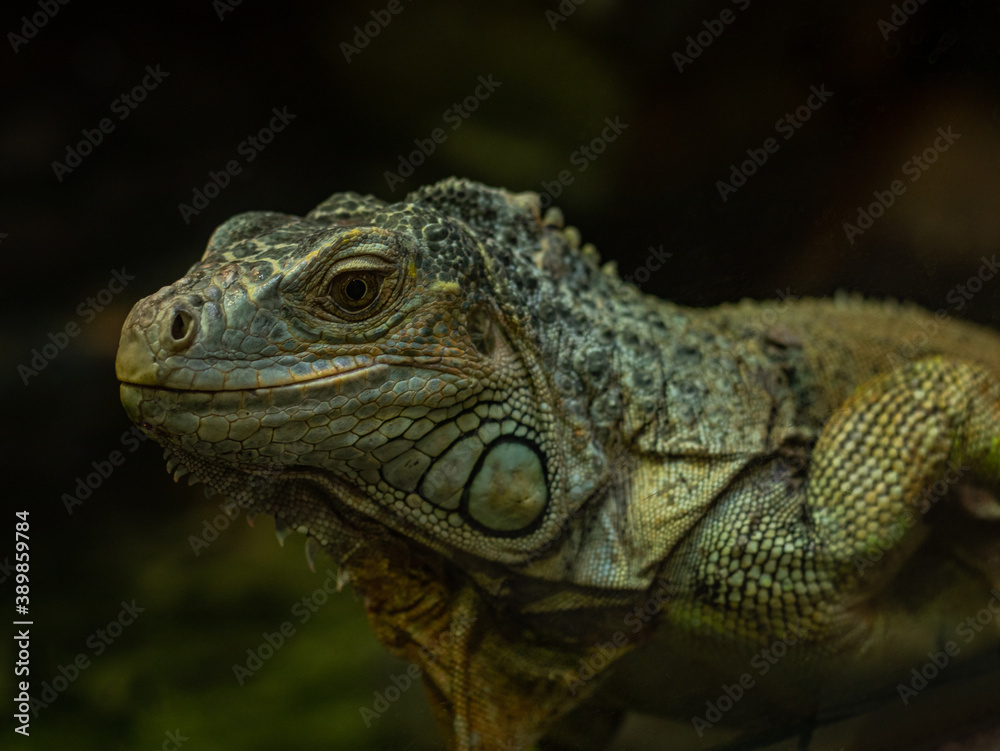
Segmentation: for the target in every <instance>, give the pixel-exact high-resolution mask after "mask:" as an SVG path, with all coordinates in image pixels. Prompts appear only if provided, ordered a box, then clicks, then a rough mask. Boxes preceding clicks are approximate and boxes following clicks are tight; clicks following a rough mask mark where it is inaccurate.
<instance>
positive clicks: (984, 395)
mask: <svg viewBox="0 0 1000 751" xmlns="http://www.w3.org/2000/svg"><path fill="white" fill-rule="evenodd" d="M776 463H780V460H775V461H772V462H771V463H764V464H761V465H760V466H759V467H758V468H757V469H756V475H757V476H755V474H754V471H751V472H750V473H749V474H748V475H747V476H746V477H745V478H744V479H743V480H742V481H741V482H740V483H738V484H737V485H736V486H735V487H733V488H732V489H731V491H730V496H729V497H728V498H727V499H725V501H724V502H723V503H720V504H718V506H717V507H716V509H715V510H714V511H713V513H711V514H710V515H709V516H708V517H707V518H706V520H705V521H704V522H703V524H702V525H701V527H700V529H699V531H698V532H697V533H696V534H695V535H694V536H693V538H692V540H691V541H689V542H688V544H687V545H685V546H684V549H683V550H682V551H680V553H679V555H678V556H677V558H676V559H675V560H674V562H673V564H672V565H671V567H670V571H672V572H674V576H673V577H672V578H674V579H675V580H677V579H681V580H686V593H685V596H683V597H681V598H680V601H679V602H678V604H677V606H676V607H675V609H674V610H673V612H672V615H671V618H672V619H673V620H675V621H676V622H678V623H679V624H680V625H682V626H686V627H688V628H689V629H691V630H695V631H699V632H701V633H715V634H716V635H717V636H718V637H719V638H720V639H723V640H725V641H730V642H737V643H744V644H747V643H749V644H754V643H756V644H760V643H762V642H765V641H767V640H770V639H773V638H775V637H779V638H781V637H785V636H786V635H788V634H789V633H790V632H794V633H797V634H799V633H801V634H805V638H806V641H808V642H812V643H822V642H826V643H827V645H828V646H829V648H830V650H831V651H832V650H833V649H834V647H835V645H836V644H837V640H838V639H846V638H849V637H851V636H852V635H853V636H858V635H859V634H858V632H859V630H860V631H863V630H864V629H865V628H866V625H867V624H865V623H864V622H863V621H864V619H863V618H862V617H859V616H858V615H857V614H858V613H859V612H861V611H862V610H863V609H864V606H865V603H866V602H867V601H870V600H871V599H872V598H875V597H877V596H878V595H879V592H880V591H881V589H882V587H883V585H884V584H885V583H887V582H888V581H889V580H890V579H891V578H892V576H893V575H894V574H895V573H896V572H897V571H898V569H899V568H900V566H901V565H902V564H903V563H904V562H905V560H906V558H907V557H908V556H909V554H910V553H912V551H913V550H914V549H915V547H916V546H917V545H918V544H919V543H920V542H921V540H922V539H923V538H924V537H925V535H926V534H927V532H928V528H927V525H926V523H925V517H924V515H923V512H924V511H926V510H927V509H926V506H927V504H926V501H925V496H926V491H927V489H928V488H929V487H931V486H933V485H934V483H935V482H938V481H940V480H941V479H942V478H943V477H944V476H945V473H946V470H948V468H949V467H959V468H965V470H962V471H961V472H960V473H959V474H960V475H961V476H963V479H973V478H974V479H976V480H978V481H980V482H982V483H983V484H985V485H988V486H991V487H994V488H995V487H996V486H997V485H998V484H1000V383H998V382H997V379H996V377H995V376H994V375H993V374H992V373H991V372H990V371H988V370H987V369H985V368H983V367H982V366H979V365H974V364H970V363H965V362H961V361H955V360H949V359H945V358H942V357H932V358H927V359H923V360H919V361H917V362H914V363H912V364H911V365H909V366H906V367H903V368H900V369H897V370H895V371H892V372H889V373H885V374H882V375H879V376H877V377H874V378H872V379H870V380H868V381H867V382H865V383H863V384H862V385H861V386H860V387H859V388H858V389H857V390H856V392H855V393H854V395H853V396H852V397H851V398H849V399H848V400H847V401H846V402H845V403H844V404H843V405H842V406H841V408H839V409H838V410H836V412H835V413H834V414H833V416H832V417H831V419H830V420H829V422H828V423H827V424H826V426H825V427H824V429H823V431H822V433H821V435H820V437H819V440H818V441H817V443H816V445H815V448H814V451H813V454H812V461H811V466H810V467H809V468H808V472H807V473H806V475H805V477H804V478H801V477H800V478H795V477H794V471H792V470H787V469H786V470H785V478H786V481H785V482H780V481H776V479H775V475H776V474H780V473H781V472H782V469H781V468H780V467H778V466H777V464H776ZM761 473H764V474H766V475H767V476H766V477H761ZM873 552H875V553H878V556H877V558H878V565H877V566H875V565H872V564H871V563H870V562H871V561H872V560H874V559H875V558H874V557H873V556H872V553H873ZM865 562H868V564H867V565H866V563H865ZM690 572H693V574H692V573H690ZM862 636H863V635H862Z"/></svg>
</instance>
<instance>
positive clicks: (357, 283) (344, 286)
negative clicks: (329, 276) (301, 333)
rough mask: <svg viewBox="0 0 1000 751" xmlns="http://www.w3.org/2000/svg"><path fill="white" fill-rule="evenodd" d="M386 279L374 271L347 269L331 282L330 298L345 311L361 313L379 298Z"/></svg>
mask: <svg viewBox="0 0 1000 751" xmlns="http://www.w3.org/2000/svg"><path fill="white" fill-rule="evenodd" d="M384 279H385V277H384V276H382V275H381V274H377V273H375V272H374V271H359V270H353V271H346V272H344V273H342V274H338V275H337V276H336V277H334V279H333V281H332V282H330V289H329V295H330V299H331V300H333V302H334V304H335V305H336V306H337V307H338V308H340V309H341V310H343V311H344V312H345V313H360V312H361V311H363V310H365V309H366V308H368V307H370V306H371V305H372V303H374V302H375V300H377V299H378V297H379V292H380V291H381V289H382V282H383V280H384Z"/></svg>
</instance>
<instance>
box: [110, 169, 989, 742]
mask: <svg viewBox="0 0 1000 751" xmlns="http://www.w3.org/2000/svg"><path fill="white" fill-rule="evenodd" d="M117 372H118V377H119V380H120V381H121V382H122V385H121V397H122V402H123V404H124V406H125V408H126V410H127V412H128V414H129V416H130V418H131V419H132V420H134V421H135V422H136V423H138V424H139V425H140V426H141V427H142V429H143V430H144V431H146V432H147V433H148V434H149V435H150V436H151V437H153V438H154V439H155V440H156V441H158V442H159V443H161V444H162V445H163V446H164V447H166V448H167V450H168V453H169V454H170V461H171V468H173V467H175V466H177V465H180V467H181V469H179V470H178V471H179V472H191V473H192V474H193V475H194V476H195V477H196V478H197V479H199V480H201V481H203V482H205V483H207V484H208V485H210V486H211V487H212V488H214V489H216V490H217V491H218V492H220V493H224V494H227V495H230V496H232V497H233V498H235V499H236V500H238V501H239V502H240V503H241V504H243V505H245V506H247V507H250V508H252V509H254V510H256V511H261V512H265V513H269V514H274V515H275V516H276V518H277V519H278V520H279V522H280V524H281V525H282V526H286V525H287V526H288V527H291V528H294V529H297V530H298V531H300V532H302V533H304V534H306V535H309V536H310V538H313V539H315V540H316V541H318V543H319V544H320V545H322V546H323V548H325V549H326V551H327V552H329V554H330V555H331V556H333V557H334V559H335V560H336V561H337V562H338V563H339V565H340V566H341V567H342V569H343V570H344V572H345V575H346V577H347V578H348V579H349V580H350V581H352V583H353V584H354V585H355V586H356V587H357V588H358V589H359V590H360V591H361V592H362V593H363V594H364V600H365V607H366V609H367V611H368V614H369V617H370V620H371V623H372V625H373V627H374V629H375V631H376V633H377V635H378V637H379V638H380V639H381V640H382V642H383V643H385V644H386V646H387V647H388V648H389V649H391V650H392V651H393V652H395V653H396V654H399V655H401V656H403V657H405V658H407V659H410V660H412V661H414V662H416V663H418V664H419V665H420V666H421V667H422V668H423V670H424V676H425V684H426V686H427V689H428V691H429V693H430V695H431V699H432V705H433V706H434V707H435V710H436V711H437V712H438V715H439V720H440V724H441V727H442V731H443V732H444V734H445V735H446V737H447V738H448V740H449V743H450V745H451V747H453V748H455V749H462V750H471V749H504V748H511V749H512V748H527V747H529V746H530V745H532V744H533V743H536V742H538V741H539V739H541V738H542V737H543V736H544V735H545V734H546V733H549V734H550V735H549V739H550V740H549V742H550V743H551V744H553V745H552V747H558V743H559V740H558V739H559V738H568V737H569V735H566V734H564V731H565V727H564V726H566V725H567V724H572V723H563V726H560V725H559V724H558V721H559V719H560V718H562V717H564V716H565V715H567V713H569V712H570V711H571V710H573V709H574V708H576V707H577V706H579V705H581V703H583V702H585V701H586V700H588V699H591V698H592V701H594V702H598V701H604V702H605V703H608V701H607V699H608V697H607V696H605V695H601V692H600V688H601V685H602V683H603V682H604V681H605V679H607V678H608V677H609V676H611V675H612V673H613V672H614V671H615V668H616V667H618V668H621V669H623V670H624V669H625V666H627V665H628V663H629V660H631V659H632V658H636V659H637V660H638V661H639V662H640V664H639V667H638V670H639V671H640V672H641V673H643V674H644V675H645V677H646V678H648V677H649V674H650V673H657V674H658V675H659V676H660V677H661V678H662V679H663V681H664V684H665V685H666V687H667V688H665V689H663V690H662V692H661V694H662V695H663V696H667V697H669V696H675V695H678V694H679V692H680V688H681V686H679V685H678V684H677V683H673V684H672V683H671V678H672V677H673V676H675V675H680V674H681V673H682V671H681V669H680V668H679V667H678V666H677V665H676V664H675V663H673V662H672V663H671V665H670V666H662V665H661V666H660V668H659V669H651V668H650V666H649V665H648V664H647V665H645V666H643V665H642V664H641V661H642V660H641V658H639V657H637V655H641V654H643V649H638V650H637V649H636V648H645V649H647V650H649V652H648V654H654V652H653V651H652V650H654V649H655V646H651V645H652V643H654V642H657V641H658V640H659V641H658V643H660V644H661V645H662V644H666V643H670V644H673V645H674V646H676V645H679V644H680V645H684V646H683V651H686V652H687V656H688V659H690V660H691V661H692V665H693V667H692V669H693V670H695V671H697V670H699V669H701V668H703V667H705V666H715V667H716V668H717V669H718V670H719V671H721V672H720V674H722V675H724V674H725V670H726V667H725V666H726V665H727V664H733V661H735V664H745V663H741V662H740V661H741V660H745V659H746V657H747V656H748V655H753V654H754V652H755V650H758V649H760V648H761V646H762V645H767V644H771V643H772V642H773V641H774V640H775V639H776V638H787V637H788V636H789V634H795V637H796V643H797V645H798V647H797V650H796V657H795V659H793V660H790V661H789V663H788V666H787V667H786V670H787V671H788V681H787V683H788V685H794V686H795V688H794V693H795V694H796V697H795V700H796V703H797V706H796V707H795V708H794V709H793V710H791V713H792V714H793V715H795V716H810V714H815V713H817V712H818V711H820V709H822V708H823V707H824V706H825V705H824V703H823V700H821V699H820V698H817V696H818V693H817V691H816V690H811V689H810V688H809V686H810V685H814V684H815V682H816V681H822V680H823V679H824V677H825V678H826V679H828V678H829V677H830V676H831V675H836V676H843V675H845V674H847V673H850V669H848V668H845V666H851V665H855V664H857V665H862V664H864V665H868V664H869V663H870V662H871V660H872V656H873V655H877V656H878V657H879V658H884V659H882V662H885V663H886V664H891V665H897V666H908V665H909V664H911V663H908V662H907V660H910V661H912V660H914V659H917V658H920V657H921V656H922V654H923V653H922V652H921V651H920V650H921V649H923V648H924V646H925V644H927V643H929V644H930V646H932V647H933V646H934V643H935V642H934V639H935V638H936V636H930V637H928V638H929V639H930V641H929V642H926V641H922V638H923V637H921V636H920V634H919V633H917V634H916V635H915V636H913V638H912V639H909V640H907V639H902V638H900V637H899V636H898V634H899V633H900V629H903V630H906V629H909V631H907V633H910V632H911V631H914V629H916V624H921V623H924V624H926V623H931V624H933V625H932V626H931V627H929V628H930V629H931V630H934V629H935V628H938V626H939V621H940V619H938V618H937V617H936V616H934V615H933V614H934V613H936V612H937V610H936V608H939V607H940V599H939V598H938V599H935V598H936V597H937V595H936V594H935V593H934V592H928V593H927V595H926V601H927V603H928V604H927V606H926V607H921V606H919V605H918V606H913V605H912V602H911V600H912V598H910V599H907V597H905V596H903V595H900V594H899V592H901V591H903V590H905V587H906V585H905V582H903V583H902V584H901V583H900V582H901V581H903V580H905V577H906V574H907V571H908V570H909V569H912V568H913V567H914V566H916V565H917V564H918V563H919V562H921V561H931V560H932V559H933V563H928V565H929V566H932V567H933V569H934V570H935V571H936V572H938V573H940V572H942V571H945V572H951V571H954V572H958V573H955V574H954V576H955V577H957V579H951V580H948V581H946V582H944V583H941V584H940V586H939V587H938V589H940V590H942V591H943V590H946V589H949V588H951V589H952V590H955V589H956V588H957V587H959V585H960V587H961V588H965V589H968V590H969V591H971V592H973V597H972V600H971V602H973V603H981V602H985V601H986V600H987V599H988V598H989V590H990V588H991V587H993V586H997V584H998V578H1000V577H998V576H997V570H998V568H1000V566H998V565H997V561H996V558H997V555H996V551H997V540H998V539H1000V537H998V535H997V532H998V530H997V529H996V526H997V525H996V523H995V521H991V520H990V519H988V518H986V517H989V516H991V515H993V514H995V504H994V501H993V500H992V491H993V490H994V489H995V488H996V486H997V482H998V480H1000V428H998V426H1000V384H998V381H997V374H998V373H1000V339H998V337H997V336H996V335H995V334H993V333H992V332H990V331H987V330H983V329H979V328H976V327H973V326H970V325H965V324H961V323H957V322H944V323H942V322H939V321H936V320H934V319H933V318H932V317H931V316H930V315H929V314H927V313H925V312H923V311H921V310H918V309H916V308H912V307H907V306H900V305H895V304H880V303H878V304H877V303H872V302H864V301H861V300H857V299H846V298H844V299H837V300H804V301H798V302H791V301H783V302H773V303H750V302H743V303H739V304H736V305H725V306H721V307H719V308H716V309H712V310H692V309H686V308H682V307H679V306H675V305H672V304H670V303H667V302H664V301H661V300H658V299H655V298H652V297H650V296H647V295H643V294H641V293H640V292H638V291H637V290H636V289H635V288H633V287H631V286H629V285H627V284H625V283H623V282H622V281H621V280H619V278H618V277H617V275H616V273H615V270H614V268H613V267H612V266H610V265H609V266H605V267H600V266H599V263H598V258H597V254H596V251H595V250H594V249H593V247H591V246H589V245H585V246H583V247H582V248H581V247H580V242H579V235H578V233H577V232H576V230H575V229H573V228H564V227H563V224H562V219H561V215H560V214H559V212H558V211H557V210H550V211H549V212H547V213H546V214H545V216H544V217H542V216H541V215H540V211H539V201H538V197H537V196H536V195H534V194H531V193H523V194H511V193H508V192H506V191H503V190H498V189H492V188H487V187H485V186H482V185H478V184H476V183H472V182H468V181H463V180H454V179H452V180H446V181H443V182H441V183H438V184H436V185H432V186H428V187H426V188H423V189H421V190H419V191H417V192H415V193H413V194H411V195H410V196H408V197H407V199H406V200H405V201H403V202H402V203H396V204H386V203H384V202H382V201H379V200H376V199H375V198H373V197H370V196H360V195H357V194H353V193H340V194H336V195H334V196H332V197H331V198H330V199H328V200H327V201H325V202H324V203H322V204H321V205H320V206H318V207H317V208H316V209H315V210H313V211H312V212H310V213H309V214H308V215H307V216H305V217H301V218H300V217H296V216H290V215H286V214H278V213H268V212H251V213H247V214H241V215H239V216H236V217H234V218H232V219H230V220H229V221H228V222H226V223H225V224H223V225H222V226H221V227H219V229H218V230H216V232H215V234H214V235H213V237H212V239H211V241H210V242H209V245H208V249H207V250H206V251H205V254H204V256H203V257H202V259H201V261H199V262H198V263H197V264H195V265H194V266H193V267H192V268H191V270H190V271H189V272H188V274H187V275H186V276H185V277H184V278H183V279H181V280H179V281H177V282H176V283H174V284H172V285H170V286H168V287H164V288H163V289H161V290H160V291H159V292H157V293H156V294H154V295H151V296H150V297H148V298H146V299H144V300H142V301H140V302H139V303H138V304H137V305H136V306H135V308H134V309H133V311H132V313H131V314H130V315H129V318H128V320H127V321H126V323H125V326H124V328H123V331H122V341H121V346H120V349H119V353H118V362H117ZM936 482H937V483H938V486H935V483H936ZM942 484H943V487H944V490H941V491H940V492H937V494H936V495H935V494H934V493H931V495H928V493H929V492H930V491H929V489H932V488H935V487H939V486H941V485H942ZM939 501H940V502H939ZM929 507H933V513H929V512H928V508H929ZM939 512H940V513H939ZM941 517H944V519H943V521H941V520H940V518H941ZM936 520H938V521H936ZM936 526H940V527H942V528H943V529H944V531H941V532H939V530H937V529H936V528H935V527H936ZM948 530H951V534H952V537H951V538H949V537H948V534H946V532H947V531H948ZM955 530H959V532H960V534H958V533H955V532H954V531H955ZM939 538H940V539H939ZM931 539H934V540H935V546H934V547H933V549H931V550H930V551H929V552H927V553H926V554H925V553H924V552H923V551H924V550H925V549H928V540H931ZM915 562H916V563H915ZM956 581H957V582H959V584H956ZM929 586H930V585H928V587H929ZM965 589H963V590H962V591H965ZM980 595H981V596H982V599H981V600H976V599H975V597H978V596H980ZM958 607H959V608H960V607H962V606H958ZM977 607H978V605H977ZM630 613H631V615H630ZM640 616H641V617H640ZM630 618H631V619H632V620H630ZM623 623H624V624H627V625H628V626H634V627H630V628H623ZM916 630H917V631H919V629H916ZM995 632H996V627H995V626H993V627H992V632H991V633H993V634H994V636H995ZM991 638H993V637H991ZM987 641H988V640H987V639H985V638H984V639H983V640H981V641H980V642H979V644H980V645H983V644H985V643H987ZM911 642H912V643H911ZM633 650H635V653H634V654H630V653H632V652H633ZM626 656H628V658H627V659H624V660H623V658H626ZM671 659H672V660H674V659H676V655H675V656H674V657H672V658H671ZM876 662H879V660H876ZM633 667H634V661H633ZM858 669H859V670H860V671H861V673H863V674H864V677H865V680H867V679H868V678H870V677H871V676H870V674H869V673H870V671H868V672H866V671H867V668H858ZM831 671H832V672H831ZM737 674H738V673H737ZM847 683H848V684H850V681H847ZM851 690H852V689H851V688H850V686H849V685H848V687H847V688H845V690H844V695H845V696H849V695H850V694H851ZM607 693H608V692H605V694H607ZM624 693H627V692H622V694H621V695H619V696H618V697H617V699H621V700H623V701H624V699H623V696H624ZM655 693H656V692H652V691H648V690H647V691H646V692H645V694H644V696H643V701H642V702H637V703H642V704H646V705H649V704H650V703H653V704H655V703H656V702H655V701H654V702H650V696H651V695H653V694H655ZM704 698H705V697H704V696H702V697H701V699H704ZM776 701H778V702H779V703H781V702H783V701H784V702H786V704H787V697H786V698H785V699H777V700H776ZM610 703H611V704H614V703H615V702H614V701H611V702H610ZM666 703H667V704H668V705H669V703H670V702H669V700H667V701H666ZM619 704H620V702H619ZM617 708H620V707H617ZM647 708H648V707H647ZM664 711H667V712H670V711H671V708H670V707H669V706H667V707H666V708H665V710H664ZM681 711H683V710H681ZM595 716H596V715H595ZM596 722H597V721H595V728H596ZM695 727H696V728H697V723H696V724H695ZM603 730H605V731H606V732H607V734H610V733H611V732H613V722H607V723H606V727H604V728H603ZM699 733H700V731H699ZM604 740H605V738H604V736H602V735H600V733H598V732H597V730H596V729H595V730H594V731H593V732H592V733H590V737H589V741H590V742H591V744H592V745H593V747H600V745H601V744H602V743H603V742H604ZM567 742H568V741H567Z"/></svg>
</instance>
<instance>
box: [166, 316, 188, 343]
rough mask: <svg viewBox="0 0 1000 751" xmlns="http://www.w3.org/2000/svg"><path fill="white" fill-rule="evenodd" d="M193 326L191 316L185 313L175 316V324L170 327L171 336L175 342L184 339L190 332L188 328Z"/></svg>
mask: <svg viewBox="0 0 1000 751" xmlns="http://www.w3.org/2000/svg"><path fill="white" fill-rule="evenodd" d="M190 325H191V315H190V314H189V313H185V312H184V311H181V312H179V313H178V314H177V315H175V316H174V322H173V324H171V326H170V336H172V337H173V338H174V339H175V340H179V339H183V338H184V336H185V334H187V332H188V327H189V326H190Z"/></svg>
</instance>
